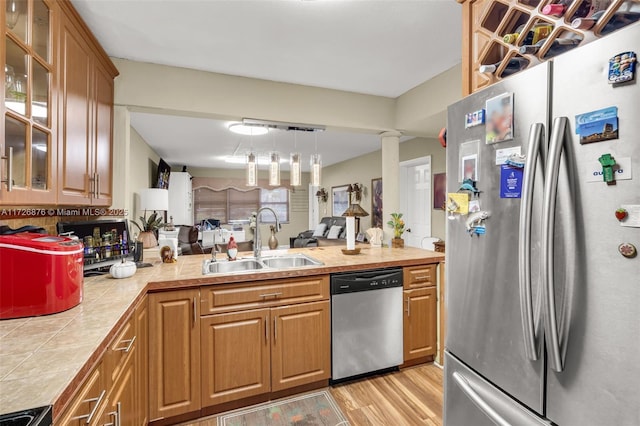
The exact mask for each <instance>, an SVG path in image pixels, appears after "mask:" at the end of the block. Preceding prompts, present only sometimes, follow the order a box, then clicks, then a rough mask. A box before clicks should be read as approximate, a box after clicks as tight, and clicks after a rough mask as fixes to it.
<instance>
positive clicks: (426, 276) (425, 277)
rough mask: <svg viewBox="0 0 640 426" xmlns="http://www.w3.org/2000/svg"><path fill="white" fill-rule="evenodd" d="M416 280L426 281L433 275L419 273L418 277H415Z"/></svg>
mask: <svg viewBox="0 0 640 426" xmlns="http://www.w3.org/2000/svg"><path fill="white" fill-rule="evenodd" d="M413 278H414V279H415V280H416V281H426V280H428V279H430V278H431V277H430V276H429V275H418V276H417V277H413Z"/></svg>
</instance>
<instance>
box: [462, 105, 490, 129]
mask: <svg viewBox="0 0 640 426" xmlns="http://www.w3.org/2000/svg"><path fill="white" fill-rule="evenodd" d="M484 115H485V114H484V110H483V109H479V110H477V111H474V112H470V113H467V114H466V115H465V121H464V128H465V129H468V128H469V127H475V126H479V125H481V124H484Z"/></svg>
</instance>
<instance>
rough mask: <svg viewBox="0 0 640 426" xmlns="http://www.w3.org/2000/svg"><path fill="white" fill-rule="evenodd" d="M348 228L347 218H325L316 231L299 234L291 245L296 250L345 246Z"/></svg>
mask: <svg viewBox="0 0 640 426" xmlns="http://www.w3.org/2000/svg"><path fill="white" fill-rule="evenodd" d="M332 228H333V231H332ZM338 228H339V229H338ZM346 228H347V218H346V217H343V216H327V217H323V218H322V220H321V221H320V223H319V224H318V226H317V227H316V229H309V230H307V231H304V232H301V233H299V234H298V236H297V237H295V238H292V239H291V242H290V245H291V247H294V248H302V247H326V246H336V245H344V244H346V238H347V235H346Z"/></svg>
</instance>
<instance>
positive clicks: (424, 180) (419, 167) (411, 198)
mask: <svg viewBox="0 0 640 426" xmlns="http://www.w3.org/2000/svg"><path fill="white" fill-rule="evenodd" d="M400 188H401V190H400V211H401V212H404V217H403V219H404V221H405V224H406V225H405V233H404V235H403V236H402V238H404V240H405V245H407V246H410V247H418V248H422V239H423V238H426V237H430V236H431V156H427V157H422V158H417V159H415V160H410V161H405V162H402V163H400Z"/></svg>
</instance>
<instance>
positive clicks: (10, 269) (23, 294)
mask: <svg viewBox="0 0 640 426" xmlns="http://www.w3.org/2000/svg"><path fill="white" fill-rule="evenodd" d="M82 263H83V247H82V244H81V243H80V242H79V241H76V240H72V239H71V238H66V237H57V236H55V235H43V234H30V233H20V234H15V235H0V319H8V318H20V317H30V316H36V315H47V314H55V313H56V312H62V311H65V310H67V309H71V308H73V307H74V306H76V305H77V304H79V303H80V302H81V301H82V284H83V277H82V272H83V270H82Z"/></svg>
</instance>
